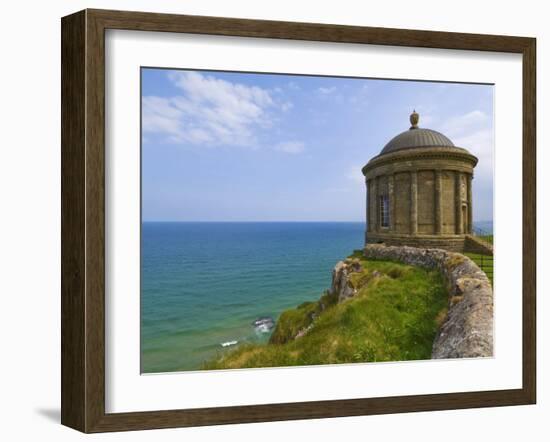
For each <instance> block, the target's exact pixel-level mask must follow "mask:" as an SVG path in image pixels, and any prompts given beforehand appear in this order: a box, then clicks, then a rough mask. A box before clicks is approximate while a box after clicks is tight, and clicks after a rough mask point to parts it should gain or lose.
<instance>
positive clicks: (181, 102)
mask: <svg viewBox="0 0 550 442" xmlns="http://www.w3.org/2000/svg"><path fill="white" fill-rule="evenodd" d="M168 76H169V78H170V80H171V81H172V82H173V83H174V84H175V85H176V86H177V87H178V88H179V89H180V90H181V91H182V95H177V96H173V97H156V96H146V97H143V130H144V132H153V133H159V134H161V135H164V136H165V141H169V142H187V143H191V144H196V145H221V144H225V145H240V146H252V145H255V144H256V143H257V138H256V130H259V129H265V128H269V127H271V126H272V124H273V121H274V118H273V116H272V112H274V111H280V110H283V111H286V110H288V109H290V108H291V107H292V103H290V102H284V103H282V104H280V103H278V102H277V101H276V100H274V99H273V97H272V95H271V93H270V91H268V90H266V89H262V88H260V87H257V86H248V85H244V84H239V83H232V82H229V81H226V80H222V79H219V78H215V77H213V76H208V75H203V74H201V73H198V72H171V73H170V74H169V75H168Z"/></svg>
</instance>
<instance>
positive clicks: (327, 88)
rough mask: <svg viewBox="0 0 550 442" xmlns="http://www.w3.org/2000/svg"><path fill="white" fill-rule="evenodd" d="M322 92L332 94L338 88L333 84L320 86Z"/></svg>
mask: <svg viewBox="0 0 550 442" xmlns="http://www.w3.org/2000/svg"><path fill="white" fill-rule="evenodd" d="M317 90H318V91H319V92H320V93H321V94H323V95H328V94H332V93H333V92H334V91H335V90H336V87H335V86H332V87H320V88H319V89H317Z"/></svg>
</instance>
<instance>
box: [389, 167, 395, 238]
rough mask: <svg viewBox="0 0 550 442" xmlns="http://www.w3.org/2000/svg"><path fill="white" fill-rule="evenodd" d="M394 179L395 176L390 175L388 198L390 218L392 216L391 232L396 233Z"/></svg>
mask: <svg viewBox="0 0 550 442" xmlns="http://www.w3.org/2000/svg"><path fill="white" fill-rule="evenodd" d="M393 185H394V178H393V174H390V175H388V198H389V200H390V201H389V205H390V207H389V209H388V210H389V216H390V231H392V232H394V231H395V223H394V214H395V198H394V196H393Z"/></svg>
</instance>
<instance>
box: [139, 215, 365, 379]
mask: <svg viewBox="0 0 550 442" xmlns="http://www.w3.org/2000/svg"><path fill="white" fill-rule="evenodd" d="M364 228H365V226H364V223H325V222H319V223H305V222H304V223H281V222H273V223H271V222H262V223H253V222H252V223H151V222H146V223H143V225H142V245H141V369H142V372H144V373H155V372H157V373H158V372H166V371H176V370H195V369H198V368H200V365H201V363H202V362H203V361H205V360H208V359H210V358H212V357H215V356H216V355H217V354H218V353H220V352H222V351H224V348H223V347H222V346H221V344H222V343H226V342H231V341H238V343H243V342H263V341H266V340H267V339H268V337H269V334H267V333H260V332H258V331H257V330H256V329H255V328H254V326H253V325H252V322H253V321H254V320H255V319H257V318H258V317H262V316H271V317H273V318H274V319H277V318H278V315H279V314H280V313H281V312H282V311H283V310H285V309H288V308H293V307H296V306H297V305H299V304H300V303H302V302H304V301H311V300H317V299H318V298H319V297H320V296H321V295H322V293H323V291H324V290H326V289H327V288H328V287H329V286H330V282H331V271H332V268H333V267H334V264H335V263H336V262H337V261H339V260H341V259H343V258H344V257H346V256H348V255H349V254H350V253H351V252H352V251H353V250H354V249H358V248H361V246H362V244H363V238H364ZM237 345H238V344H237ZM227 348H231V347H227Z"/></svg>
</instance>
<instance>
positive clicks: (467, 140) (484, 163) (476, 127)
mask: <svg viewBox="0 0 550 442" xmlns="http://www.w3.org/2000/svg"><path fill="white" fill-rule="evenodd" d="M442 132H443V133H444V134H445V135H447V136H448V137H449V138H450V139H451V140H452V141H453V143H454V144H455V145H456V146H458V147H463V148H465V149H468V150H469V151H470V152H472V153H473V154H474V155H475V156H476V157H477V158H478V159H479V162H478V165H477V166H476V168H475V174H476V177H479V178H482V179H484V180H489V181H491V180H492V177H493V150H494V136H493V125H492V121H491V118H490V117H489V116H488V115H487V114H486V113H484V112H482V111H480V110H474V111H471V112H468V113H466V114H463V115H459V116H456V117H454V118H451V119H450V120H448V121H447V122H446V123H445V124H444V126H443V127H442Z"/></svg>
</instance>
